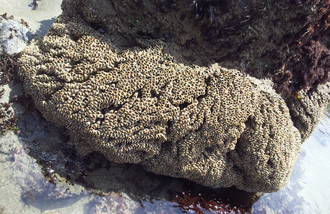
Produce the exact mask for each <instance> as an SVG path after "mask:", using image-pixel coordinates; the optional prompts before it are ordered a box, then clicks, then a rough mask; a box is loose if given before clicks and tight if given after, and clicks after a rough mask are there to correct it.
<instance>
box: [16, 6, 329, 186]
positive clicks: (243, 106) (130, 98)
mask: <svg viewBox="0 0 330 214" xmlns="http://www.w3.org/2000/svg"><path fill="white" fill-rule="evenodd" d="M189 2H190V1H187V2H185V3H179V2H174V3H173V1H163V3H161V2H159V1H135V3H132V2H131V1H118V2H117V1H113V3H110V2H108V1H102V0H98V1H84V0H81V1H79V0H64V1H63V4H62V9H63V11H64V12H63V14H62V15H61V16H60V17H59V18H58V19H57V21H56V22H55V23H54V24H53V25H52V27H51V29H50V30H49V32H48V33H47V34H46V35H45V36H44V37H38V38H35V39H34V40H32V42H31V44H30V45H29V46H27V47H26V48H25V49H24V50H23V52H22V57H21V58H20V59H19V62H18V63H19V65H20V68H19V70H18V74H19V76H20V77H21V79H22V80H23V81H24V88H25V91H26V93H28V94H30V95H31V96H32V97H33V99H34V102H35V105H36V107H37V108H38V109H39V110H40V111H41V113H42V114H43V116H44V117H45V118H46V119H47V120H49V121H51V122H53V123H54V124H55V125H57V126H59V127H65V128H66V129H67V133H68V134H69V135H70V138H71V139H70V143H71V144H73V145H75V147H76V149H77V151H78V153H79V154H81V155H86V154H88V153H90V152H92V151H98V152H100V153H102V154H104V155H105V156H106V157H107V158H108V159H109V160H111V161H115V162H120V163H136V164H141V165H142V166H143V167H144V168H145V169H147V170H149V171H152V172H154V173H157V174H162V175H169V176H172V177H181V178H187V179H190V180H193V181H195V182H198V183H201V184H203V185H207V186H212V187H216V188H218V187H230V186H233V185H235V186H236V187H238V188H239V189H243V190H246V191H255V192H273V191H277V190H279V189H280V188H282V187H283V186H284V185H285V183H286V182H287V180H288V179H289V177H290V173H291V170H292V168H293V164H294V162H295V160H296V159H297V157H298V154H299V151H300V145H301V144H302V140H303V139H305V137H306V136H307V135H308V134H309V132H311V131H312V129H313V127H315V124H317V122H318V121H317V117H318V115H319V114H320V113H321V112H322V108H323V107H324V106H325V104H326V103H327V102H329V100H328V98H326V95H327V93H328V91H327V90H325V89H324V90H323V92H322V93H323V94H322V95H320V93H318V92H316V93H315V96H314V97H315V98H305V97H307V95H306V96H305V95H304V94H303V93H304V92H303V91H302V92H299V93H300V94H301V97H300V98H295V97H294V96H293V95H287V97H285V96H284V95H280V94H278V93H276V92H275V90H274V89H273V83H272V82H271V81H270V80H267V79H266V78H265V76H263V78H262V79H257V78H255V77H252V76H250V75H249V74H247V73H246V72H244V71H239V70H237V69H227V68H224V67H223V66H221V65H219V64H218V63H215V62H214V57H216V56H215V55H216V54H217V52H219V54H218V56H219V55H221V54H222V53H221V52H220V51H219V50H218V49H212V48H209V49H207V51H209V52H202V53H200V52H199V50H201V49H202V47H205V44H206V46H208V45H209V44H207V43H202V37H198V36H196V37H195V35H198V34H197V33H196V32H198V31H200V29H199V28H197V30H196V26H195V25H194V22H195V21H194V20H195V19H197V20H199V18H198V17H197V18H196V17H193V19H191V17H188V18H187V19H188V21H189V20H193V21H192V22H188V21H182V20H181V19H183V20H186V18H182V17H181V18H180V17H177V16H179V15H180V13H178V12H177V11H178V10H179V11H181V12H183V11H188V10H190V9H189V8H190V7H191V6H189ZM206 2H208V1H206ZM283 2H286V1H283ZM186 3H187V4H186ZM190 3H191V2H190ZM204 3H205V2H204ZM283 4H286V3H283ZM227 6H228V5H227ZM134 7H137V8H138V7H141V8H144V10H142V11H141V12H137V11H138V10H133V9H132V8H134ZM194 7H197V6H194V5H193V8H194ZM212 7H214V6H213V5H212V4H211V3H210V4H206V3H205V4H204V6H203V8H202V9H203V10H206V11H207V9H208V8H212ZM228 7H229V6H228ZM232 7H233V8H234V6H230V8H232ZM159 10H160V12H159ZM228 10H229V9H228ZM230 10H231V9H230ZM130 11H131V12H130ZM173 11H175V12H173ZM302 11H303V12H305V13H308V10H307V9H306V8H304V10H302ZM306 11H307V12H306ZM139 13H141V14H139ZM202 13H206V12H205V11H204V12H198V11H197V15H203V14H202ZM175 14H178V15H175ZM138 15H139V16H138ZM140 15H141V16H140ZM211 15H212V14H211ZM171 16H176V17H171ZM127 17H128V18H127ZM136 17H140V18H139V19H137V18H136ZM227 18H228V17H227ZM227 18H226V19H227ZM204 19H205V20H206V21H211V22H212V23H211V25H212V24H213V21H214V23H216V22H217V24H221V23H219V21H215V20H212V19H213V18H210V17H208V15H207V14H204V17H203V19H202V20H199V21H203V20H204ZM166 20H167V21H166ZM180 20H181V21H180ZM241 22H242V23H245V22H244V20H241ZM185 23H189V25H187V26H184V24H185ZM172 24H173V25H172ZM202 25H203V24H202ZM157 26H161V27H160V29H156V28H157ZM197 26H198V25H197ZM294 29H295V30H298V29H297V28H294ZM140 30H141V31H140ZM151 31H152V33H149V32H151ZM180 33H181V34H180ZM180 35H181V36H182V37H185V38H189V39H188V40H186V39H183V38H181V37H180ZM187 35H190V36H187ZM191 36H192V37H193V38H192V37H191ZM194 38H195V39H194ZM198 44H201V46H198ZM195 45H197V46H198V47H197V48H196V49H194V48H193V47H194V46H195ZM217 45H218V44H216V45H215V47H216V46H217ZM181 53H182V55H181ZM193 53H196V56H194V55H193ZM211 53H212V54H213V55H214V56H212V57H210V56H211ZM203 54H204V56H203ZM208 57H210V60H208ZM235 63H237V61H236V62H234V63H233V64H235ZM233 64H232V65H233ZM320 87H326V86H320ZM318 96H322V99H323V100H322V102H319V103H318V104H319V105H318V106H315V104H314V103H315V102H318V100H320V98H319V97H318ZM290 99H291V100H292V99H295V100H293V101H291V102H289V100H290ZM308 99H310V100H311V101H310V102H309V101H308ZM288 103H291V105H290V104H288ZM297 103H298V104H297ZM304 103H307V104H306V105H309V106H314V108H315V109H316V111H317V112H319V114H318V115H316V118H315V119H311V118H314V116H310V115H309V117H308V118H307V119H305V120H304V119H303V118H304V115H305V114H306V113H305V112H307V110H306V109H308V108H305V107H303V106H304ZM294 104H295V105H299V106H301V109H302V110H297V109H295V108H294V106H293V105H294ZM288 106H289V107H290V108H291V109H289V108H288ZM292 108H294V109H292ZM294 112H297V114H296V115H297V116H296V119H295V120H294V122H293V121H292V120H291V115H293V114H294ZM299 112H301V113H300V114H298V113H299ZM290 114H291V115H290ZM300 120H301V121H303V123H304V124H306V123H308V122H309V121H312V122H313V123H314V124H313V125H311V126H310V127H308V128H301V127H300V126H299V124H300V122H299V121H300Z"/></svg>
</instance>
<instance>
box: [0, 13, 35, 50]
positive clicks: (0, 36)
mask: <svg viewBox="0 0 330 214" xmlns="http://www.w3.org/2000/svg"><path fill="white" fill-rule="evenodd" d="M31 38H32V35H31V33H30V31H29V29H28V28H27V27H26V26H25V25H24V23H19V22H18V21H16V20H12V19H9V18H7V16H6V18H4V17H3V16H0V45H1V46H2V47H3V48H4V49H5V50H6V51H7V52H8V53H9V54H13V53H18V52H20V51H21V50H23V48H24V47H25V46H26V44H27V42H28V41H29V39H31ZM0 52H2V48H0Z"/></svg>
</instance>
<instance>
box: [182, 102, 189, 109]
mask: <svg viewBox="0 0 330 214" xmlns="http://www.w3.org/2000/svg"><path fill="white" fill-rule="evenodd" d="M190 104H191V103H188V102H184V103H182V104H179V108H180V110H183V109H184V108H187V107H188V106H189V105H190Z"/></svg>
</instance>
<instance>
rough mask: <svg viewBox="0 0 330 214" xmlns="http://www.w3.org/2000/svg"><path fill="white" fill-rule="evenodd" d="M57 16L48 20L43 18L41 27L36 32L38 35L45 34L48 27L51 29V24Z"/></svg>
mask: <svg viewBox="0 0 330 214" xmlns="http://www.w3.org/2000/svg"><path fill="white" fill-rule="evenodd" d="M55 20H56V18H52V19H48V20H43V21H41V22H39V23H40V27H39V29H38V30H37V32H36V34H37V35H38V36H44V35H45V34H46V33H47V32H48V29H50V26H51V25H52V24H53V23H54V22H55Z"/></svg>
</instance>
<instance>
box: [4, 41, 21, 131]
mask: <svg viewBox="0 0 330 214" xmlns="http://www.w3.org/2000/svg"><path fill="white" fill-rule="evenodd" d="M18 57H20V54H13V55H10V54H8V53H7V52H6V50H5V48H4V47H2V54H1V55H0V86H3V85H4V84H7V83H9V81H10V80H11V79H12V77H13V73H14V71H15V69H16V63H17V59H18ZM3 93H4V89H2V90H1V91H0V98H1V97H2V96H3ZM11 106H12V103H0V134H1V135H2V134H4V132H5V131H6V130H10V129H13V127H15V126H16V122H17V117H16V116H15V115H14V114H13V112H12V109H11Z"/></svg>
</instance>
